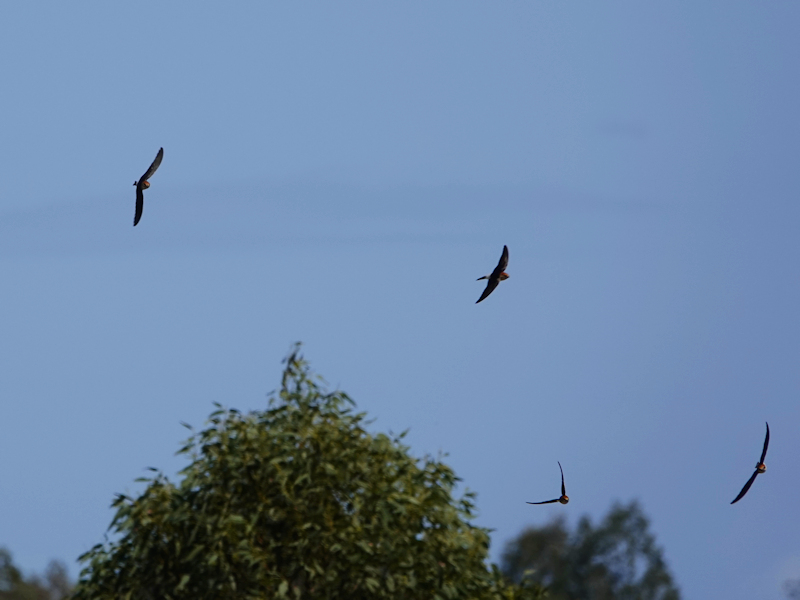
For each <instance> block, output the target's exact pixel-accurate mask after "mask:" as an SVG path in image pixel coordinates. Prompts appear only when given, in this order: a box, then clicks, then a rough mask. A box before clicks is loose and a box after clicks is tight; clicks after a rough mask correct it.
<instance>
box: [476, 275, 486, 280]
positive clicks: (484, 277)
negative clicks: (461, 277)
mask: <svg viewBox="0 0 800 600" xmlns="http://www.w3.org/2000/svg"><path fill="white" fill-rule="evenodd" d="M481 279H489V276H488V275H484V276H483V277H478V278H477V279H476V280H475V281H480V280H481Z"/></svg>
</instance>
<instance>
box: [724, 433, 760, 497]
mask: <svg viewBox="0 0 800 600" xmlns="http://www.w3.org/2000/svg"><path fill="white" fill-rule="evenodd" d="M767 447H769V423H767V436H766V437H765V438H764V449H763V450H762V451H761V458H760V459H759V461H758V462H757V463H756V470H755V472H754V473H753V474H752V475H751V476H750V479H748V480H747V483H745V484H744V487H743V488H742V491H741V492H739V495H738V496H736V498H735V499H734V500H733V502H731V504H736V503H737V502H738V501H739V500H741V499H742V498H744V495H745V494H746V493H747V490H749V489H750V486H751V485H753V482H754V481H755V480H756V476H757V475H759V474H761V473H766V472H767V465H765V464H764V459H765V458H766V457H767Z"/></svg>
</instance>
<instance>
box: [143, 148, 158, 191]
mask: <svg viewBox="0 0 800 600" xmlns="http://www.w3.org/2000/svg"><path fill="white" fill-rule="evenodd" d="M163 158H164V148H159V149H158V154H156V158H155V160H154V161H153V164H151V165H150V166H149V167H148V169H147V171H145V172H144V175H142V176H141V177H140V178H139V184H141V183H142V182H143V181H147V180H148V179H150V178H151V177H152V176H153V173H155V172H156V169H158V167H159V165H160V164H161V160H162V159H163Z"/></svg>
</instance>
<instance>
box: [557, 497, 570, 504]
mask: <svg viewBox="0 0 800 600" xmlns="http://www.w3.org/2000/svg"><path fill="white" fill-rule="evenodd" d="M558 501H559V502H561V504H566V503H567V502H569V496H561V498H559V499H558Z"/></svg>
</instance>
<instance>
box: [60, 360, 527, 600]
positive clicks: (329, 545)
mask: <svg viewBox="0 0 800 600" xmlns="http://www.w3.org/2000/svg"><path fill="white" fill-rule="evenodd" d="M298 352H299V346H298V347H296V348H295V349H294V351H293V352H292V353H291V354H290V355H289V357H288V358H287V359H286V361H285V363H286V368H285V370H284V373H283V381H282V385H281V389H280V391H279V392H278V393H277V395H276V394H274V393H273V394H272V395H271V398H270V403H269V408H268V409H267V410H264V411H256V412H252V413H250V414H247V415H244V414H241V413H239V412H238V411H236V410H234V409H227V410H226V409H223V408H222V407H219V405H217V406H218V410H216V411H215V412H213V413H212V414H211V416H210V419H209V426H208V427H207V428H206V429H205V430H203V431H200V432H198V433H193V435H192V436H191V437H190V438H189V439H188V441H187V443H186V444H185V446H184V447H183V448H182V449H181V450H180V451H179V453H182V454H185V455H187V456H189V457H190V459H191V460H190V464H189V465H188V466H187V467H186V468H185V469H184V470H182V471H181V473H180V475H181V477H182V479H181V481H180V482H178V483H176V484H174V483H171V482H170V481H169V480H168V479H167V478H166V477H164V476H163V474H160V473H159V474H156V475H155V476H154V477H152V478H151V479H145V481H146V483H147V486H146V489H145V490H144V492H142V493H141V495H139V496H138V497H137V498H129V497H126V496H123V495H119V496H118V497H117V498H116V500H115V501H114V503H113V506H114V507H116V509H117V511H116V515H115V516H114V518H113V520H112V523H111V526H110V529H112V530H113V533H114V537H115V539H114V540H111V541H106V542H105V543H103V544H98V545H97V546H95V547H94V548H93V549H92V550H90V551H89V552H88V553H86V554H84V555H83V556H82V557H81V558H80V560H82V561H84V562H85V563H86V567H85V568H84V570H83V571H82V573H81V578H80V581H79V583H78V586H77V591H76V593H75V596H74V598H75V599H76V600H78V599H80V600H88V599H93V600H96V599H111V598H114V599H121V598H126V599H132V600H139V599H142V600H144V599H156V598H158V599H159V600H160V599H179V598H192V599H197V598H296V599H300V598H320V599H323V598H328V599H338V598H347V599H353V600H358V599H361V598H365V599H366V598H370V599H372V598H386V599H395V598H403V599H409V600H412V599H417V598H419V599H425V600H428V599H438V600H444V599H449V598H475V599H497V600H500V599H508V600H512V599H518V598H519V599H522V598H538V597H541V590H540V589H539V588H538V587H536V586H532V585H524V584H523V585H515V584H511V583H508V582H507V581H506V580H505V579H504V578H503V577H502V575H501V573H500V571H499V569H498V568H497V567H496V566H494V565H492V566H491V567H490V568H487V566H486V563H485V561H486V557H487V551H488V547H489V535H488V531H487V530H486V529H482V528H479V527H475V526H473V525H471V524H470V522H469V519H470V518H472V517H473V514H474V513H473V511H474V503H473V500H474V495H473V494H471V493H469V492H467V493H465V494H464V495H463V496H462V497H461V498H460V499H458V500H456V499H454V498H453V495H452V492H453V487H454V485H455V484H456V482H457V481H458V478H457V477H456V476H455V474H454V473H453V471H452V470H451V469H450V468H449V467H448V466H447V465H445V464H443V463H442V462H440V461H438V460H434V459H432V458H430V457H426V458H424V459H422V460H417V459H414V458H412V457H411V456H410V455H409V448H408V447H407V446H404V445H403V444H402V443H401V439H402V437H403V435H400V436H395V437H389V436H386V435H384V434H377V435H373V434H370V433H368V432H367V431H366V430H365V429H364V426H365V421H364V414H363V413H359V414H356V413H353V412H352V410H351V408H350V407H351V406H352V405H353V402H352V401H351V400H350V398H348V396H347V395H346V394H344V393H342V392H333V393H327V392H325V391H324V390H323V389H322V388H321V384H319V383H318V381H319V378H317V377H315V376H313V375H311V373H310V372H309V369H308V366H307V364H306V363H305V361H304V360H303V359H302V357H300V356H299V354H298Z"/></svg>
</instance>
